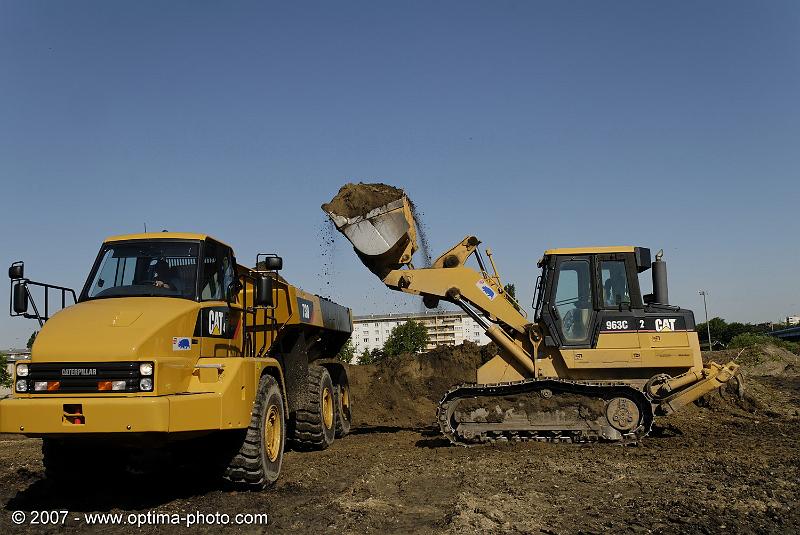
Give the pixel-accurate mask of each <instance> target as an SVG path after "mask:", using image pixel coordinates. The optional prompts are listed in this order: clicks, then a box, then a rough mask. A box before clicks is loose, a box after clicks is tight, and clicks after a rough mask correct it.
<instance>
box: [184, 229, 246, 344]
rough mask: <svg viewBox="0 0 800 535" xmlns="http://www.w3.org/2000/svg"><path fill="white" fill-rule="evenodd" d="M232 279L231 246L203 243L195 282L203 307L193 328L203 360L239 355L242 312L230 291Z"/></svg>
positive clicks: (234, 261) (233, 266)
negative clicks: (198, 276) (205, 358)
mask: <svg viewBox="0 0 800 535" xmlns="http://www.w3.org/2000/svg"><path fill="white" fill-rule="evenodd" d="M234 277H236V260H235V259H234V257H233V251H231V249H230V247H227V246H225V245H222V244H221V243H218V242H215V241H213V240H206V241H205V242H204V244H203V255H202V262H201V265H200V278H199V282H198V290H199V294H198V295H199V296H200V301H201V302H202V303H203V307H202V308H201V310H200V314H199V315H198V319H197V321H198V323H197V327H196V329H195V331H196V335H197V336H199V337H200V338H201V348H200V355H201V356H203V357H233V356H239V355H241V343H240V342H241V336H240V334H241V332H240V330H239V329H241V325H240V323H241V318H242V311H241V307H240V306H237V303H236V301H235V299H236V296H235V295H232V292H231V282H233V280H234Z"/></svg>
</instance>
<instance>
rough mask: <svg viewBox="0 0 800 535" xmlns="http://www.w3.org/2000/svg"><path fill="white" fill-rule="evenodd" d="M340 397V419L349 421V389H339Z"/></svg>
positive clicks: (344, 387)
mask: <svg viewBox="0 0 800 535" xmlns="http://www.w3.org/2000/svg"><path fill="white" fill-rule="evenodd" d="M341 388H342V390H341V396H342V417H343V418H344V419H345V420H349V419H350V389H349V388H348V387H346V386H342V387H341Z"/></svg>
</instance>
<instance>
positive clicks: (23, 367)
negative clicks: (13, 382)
mask: <svg viewBox="0 0 800 535" xmlns="http://www.w3.org/2000/svg"><path fill="white" fill-rule="evenodd" d="M28 371H29V370H28V365H27V364H17V377H27V376H28Z"/></svg>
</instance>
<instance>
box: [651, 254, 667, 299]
mask: <svg viewBox="0 0 800 535" xmlns="http://www.w3.org/2000/svg"><path fill="white" fill-rule="evenodd" d="M663 257H664V250H663V249H661V250H660V251H658V253H656V260H655V262H653V264H652V268H653V299H654V301H655V302H656V303H661V304H662V305H668V304H669V289H668V287H667V263H666V262H665V261H663V260H662V258H663Z"/></svg>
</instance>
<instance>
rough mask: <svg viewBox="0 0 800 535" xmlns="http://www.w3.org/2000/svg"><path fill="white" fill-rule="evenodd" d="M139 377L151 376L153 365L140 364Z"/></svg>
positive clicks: (149, 363)
mask: <svg viewBox="0 0 800 535" xmlns="http://www.w3.org/2000/svg"><path fill="white" fill-rule="evenodd" d="M139 375H153V363H152V362H142V363H141V364H139Z"/></svg>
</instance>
